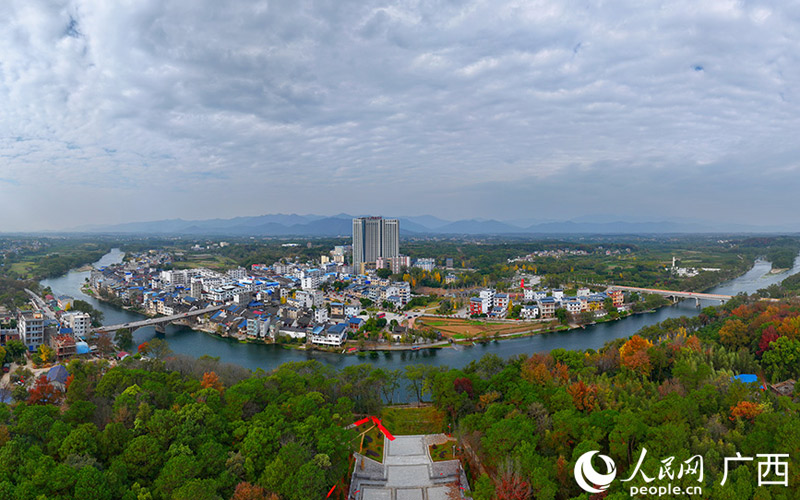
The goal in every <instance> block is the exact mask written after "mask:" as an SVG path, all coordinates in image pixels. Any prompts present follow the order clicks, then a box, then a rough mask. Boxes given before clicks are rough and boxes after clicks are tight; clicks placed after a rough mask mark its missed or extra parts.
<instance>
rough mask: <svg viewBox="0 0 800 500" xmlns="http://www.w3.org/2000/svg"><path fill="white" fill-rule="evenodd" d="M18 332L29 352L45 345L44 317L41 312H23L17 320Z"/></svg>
mask: <svg viewBox="0 0 800 500" xmlns="http://www.w3.org/2000/svg"><path fill="white" fill-rule="evenodd" d="M17 331H18V332H19V336H20V338H21V339H22V342H23V343H24V344H25V345H26V346H27V347H28V350H29V351H35V350H36V349H38V348H39V346H40V345H42V343H44V315H43V314H42V313H41V312H39V311H22V312H20V313H19V317H18V318H17Z"/></svg>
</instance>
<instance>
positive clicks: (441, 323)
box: [425, 320, 449, 326]
mask: <svg viewBox="0 0 800 500" xmlns="http://www.w3.org/2000/svg"><path fill="white" fill-rule="evenodd" d="M425 324H426V325H428V326H445V325H448V324H449V323H448V322H447V321H439V320H425Z"/></svg>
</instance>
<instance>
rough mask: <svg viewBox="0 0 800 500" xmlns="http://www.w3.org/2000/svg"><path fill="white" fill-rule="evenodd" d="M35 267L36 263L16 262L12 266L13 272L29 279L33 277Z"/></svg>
mask: <svg viewBox="0 0 800 500" xmlns="http://www.w3.org/2000/svg"><path fill="white" fill-rule="evenodd" d="M33 266H34V263H33V262H30V261H22V262H14V263H13V264H11V271H12V272H14V273H16V274H17V275H18V276H20V277H22V278H28V277H30V276H31V271H32V270H33Z"/></svg>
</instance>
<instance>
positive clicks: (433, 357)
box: [41, 249, 800, 371]
mask: <svg viewBox="0 0 800 500" xmlns="http://www.w3.org/2000/svg"><path fill="white" fill-rule="evenodd" d="M123 255H124V254H123V253H122V252H121V251H120V250H119V249H114V250H112V251H111V252H109V253H108V254H106V255H105V256H103V258H101V259H100V260H99V261H98V262H96V263H95V266H97V267H101V266H108V265H110V264H114V263H118V262H121V261H122V257H123ZM770 268H771V265H770V263H769V262H765V261H756V263H755V265H754V266H753V268H752V269H750V271H748V272H747V273H746V274H744V275H742V276H740V277H738V278H736V279H733V280H731V281H728V282H725V283H723V284H721V285H719V286H717V287H715V288H713V289H711V290H710V291H709V292H710V293H721V294H727V295H736V294H737V293H739V292H746V293H753V292H755V291H756V290H758V289H760V288H765V287H767V286H769V285H771V284H773V283H780V282H781V281H782V280H784V279H785V278H786V277H787V276H789V275H791V274H795V273H798V272H800V257H799V258H797V259H795V263H794V267H793V268H792V269H790V270H789V271H786V272H782V273H779V274H770V273H769V271H770ZM88 277H89V272H88V271H70V272H69V273H68V274H66V275H64V276H60V277H58V278H53V279H48V280H44V281H42V282H41V284H42V286H49V287H50V288H51V289H52V290H53V292H54V294H55V295H71V296H73V297H75V298H79V299H82V300H85V301H87V302H89V303H90V304H92V306H94V307H95V308H96V309H99V310H100V311H102V312H103V314H104V321H103V322H104V323H106V324H120V323H127V322H129V321H136V320H139V319H141V318H142V316H141V315H140V314H136V313H132V312H129V311H125V310H123V309H119V308H117V307H114V306H112V305H109V304H106V303H105V302H100V301H98V300H97V299H95V298H93V297H90V296H87V295H86V294H84V293H83V292H81V286H82V285H83V283H84V281H85V280H86V279H87V278H88ZM715 304H716V301H714V302H708V303H703V304H702V305H703V306H706V305H715ZM698 313H699V310H698V309H697V307H695V301H694V300H687V301H683V302H680V303H678V304H676V305H674V306H671V307H664V308H661V309H659V310H658V311H656V312H654V313H649V314H637V315H633V316H630V317H628V318H625V319H622V320H619V321H614V322H610V323H603V324H598V325H591V326H588V327H586V328H585V329H583V330H581V329H578V330H571V331H568V332H561V333H550V334H543V335H537V336H533V337H525V338H519V339H510V340H502V341H500V342H489V343H487V344H478V345H475V346H469V347H464V348H460V349H458V350H456V349H427V350H426V349H423V350H419V351H399V352H386V353H383V352H382V353H370V354H369V355H367V356H365V357H360V356H355V355H339V354H328V353H319V352H305V351H298V350H294V349H284V348H282V347H280V346H275V345H266V344H245V343H240V342H237V341H235V340H232V339H223V338H219V337H215V336H212V335H209V334H206V333H202V332H196V331H194V330H191V329H189V328H186V327H182V326H174V325H168V326H167V329H166V332H167V333H166V336H165V338H166V340H167V341H168V342H169V344H170V347H171V348H172V350H173V351H174V352H176V353H181V354H188V355H190V356H194V357H199V356H203V355H205V354H208V355H210V356H218V357H219V358H220V360H221V361H223V362H226V363H236V364H238V365H241V366H244V367H246V368H250V369H256V368H262V369H264V370H267V371H269V370H271V369H273V368H276V367H277V366H278V365H280V364H281V363H285V362H287V361H306V360H309V359H316V360H318V361H320V362H323V363H326V364H329V365H331V366H334V367H336V368H343V367H345V366H349V365H354V364H358V363H365V362H368V363H372V364H374V365H376V366H381V367H384V368H386V369H395V368H403V366H404V365H406V364H409V363H426V364H432V365H447V366H450V367H453V368H460V367H463V366H464V365H466V364H468V363H469V362H470V361H473V360H477V359H479V358H481V357H482V356H483V355H485V354H489V353H492V354H496V355H498V356H501V357H509V356H513V355H516V354H531V353H534V352H543V351H550V350H553V349H558V348H563V349H578V350H582V349H598V348H600V347H602V346H603V344H605V343H606V342H608V341H610V340H613V339H616V338H620V337H628V336H630V335H633V334H634V333H636V332H637V331H638V330H639V329H641V328H642V327H645V326H648V325H652V324H654V323H658V322H660V321H663V320H665V319H667V318H675V317H680V316H694V315H696V314H698ZM155 335H156V333H155V330H154V329H153V328H152V327H148V328H140V329H138V330H136V332H134V340H135V341H136V343H140V342H144V341H146V340H149V339H151V338H153V337H154V336H155Z"/></svg>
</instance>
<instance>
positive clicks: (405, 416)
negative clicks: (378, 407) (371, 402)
mask: <svg viewBox="0 0 800 500" xmlns="http://www.w3.org/2000/svg"><path fill="white" fill-rule="evenodd" d="M381 421H382V422H383V426H384V427H386V429H387V430H388V431H389V432H391V433H392V434H393V435H395V436H410V435H416V434H436V433H438V432H443V431H444V429H443V427H444V421H445V414H444V413H443V412H442V411H440V410H439V409H437V408H436V407H435V406H421V407H419V408H392V407H387V408H384V409H383V413H381Z"/></svg>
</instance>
